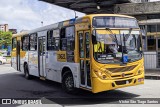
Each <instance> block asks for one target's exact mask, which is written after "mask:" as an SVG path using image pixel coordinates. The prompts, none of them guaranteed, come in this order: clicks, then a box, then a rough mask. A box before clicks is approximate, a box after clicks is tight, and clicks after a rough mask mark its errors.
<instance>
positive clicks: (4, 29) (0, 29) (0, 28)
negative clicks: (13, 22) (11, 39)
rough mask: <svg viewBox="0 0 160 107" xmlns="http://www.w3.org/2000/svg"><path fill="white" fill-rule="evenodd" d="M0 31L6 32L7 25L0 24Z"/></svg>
mask: <svg viewBox="0 0 160 107" xmlns="http://www.w3.org/2000/svg"><path fill="white" fill-rule="evenodd" d="M0 31H4V32H8V31H9V30H8V24H0Z"/></svg>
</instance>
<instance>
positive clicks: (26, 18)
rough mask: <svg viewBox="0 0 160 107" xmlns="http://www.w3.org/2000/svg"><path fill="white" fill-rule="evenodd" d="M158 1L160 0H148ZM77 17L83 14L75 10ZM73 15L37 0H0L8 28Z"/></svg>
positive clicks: (2, 20)
mask: <svg viewBox="0 0 160 107" xmlns="http://www.w3.org/2000/svg"><path fill="white" fill-rule="evenodd" d="M150 1H160V0H150ZM76 13H77V16H78V17H81V16H84V15H85V14H83V13H80V12H76ZM74 17H75V13H74V11H73V10H69V9H66V8H62V7H59V6H56V5H53V4H49V3H45V2H42V1H38V0H0V24H8V25H9V29H17V30H18V31H21V30H31V29H35V28H38V27H41V26H42V24H41V22H42V21H43V25H44V26H45V25H49V24H53V23H56V22H60V21H64V20H67V19H71V18H74Z"/></svg>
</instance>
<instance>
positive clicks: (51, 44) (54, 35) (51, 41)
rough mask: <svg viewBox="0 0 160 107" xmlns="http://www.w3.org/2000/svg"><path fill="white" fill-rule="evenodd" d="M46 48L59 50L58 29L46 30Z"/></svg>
mask: <svg viewBox="0 0 160 107" xmlns="http://www.w3.org/2000/svg"><path fill="white" fill-rule="evenodd" d="M47 50H50V51H51V50H59V29H56V30H51V31H48V33H47Z"/></svg>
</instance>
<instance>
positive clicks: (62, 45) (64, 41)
mask: <svg viewBox="0 0 160 107" xmlns="http://www.w3.org/2000/svg"><path fill="white" fill-rule="evenodd" d="M65 30H66V29H65V28H62V29H61V32H60V38H61V39H60V49H61V50H63V51H66V50H67V39H66V35H65Z"/></svg>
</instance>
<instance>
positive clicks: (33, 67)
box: [28, 51, 39, 76]
mask: <svg viewBox="0 0 160 107" xmlns="http://www.w3.org/2000/svg"><path fill="white" fill-rule="evenodd" d="M28 68H29V73H30V75H34V76H39V72H38V53H37V51H29V52H28Z"/></svg>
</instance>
